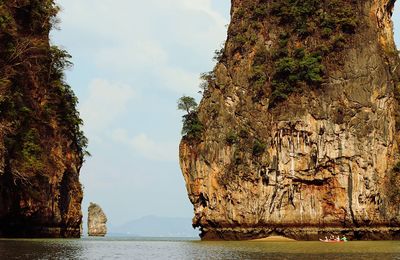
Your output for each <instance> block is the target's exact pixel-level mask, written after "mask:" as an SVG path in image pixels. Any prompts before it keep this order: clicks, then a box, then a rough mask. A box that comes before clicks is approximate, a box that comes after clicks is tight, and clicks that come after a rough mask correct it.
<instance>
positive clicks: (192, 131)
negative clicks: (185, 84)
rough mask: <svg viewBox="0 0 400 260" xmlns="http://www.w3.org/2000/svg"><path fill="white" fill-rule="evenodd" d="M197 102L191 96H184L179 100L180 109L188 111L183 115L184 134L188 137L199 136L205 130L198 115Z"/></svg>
mask: <svg viewBox="0 0 400 260" xmlns="http://www.w3.org/2000/svg"><path fill="white" fill-rule="evenodd" d="M197 106H198V105H197V102H196V100H195V99H194V98H192V97H189V96H182V97H181V98H180V99H179V100H178V109H179V110H182V111H185V112H187V114H186V115H183V116H182V122H183V126H182V135H184V136H186V137H188V138H192V139H193V138H194V139H195V138H198V137H199V136H200V134H201V132H202V131H203V124H202V123H201V122H200V120H199V118H198V116H197Z"/></svg>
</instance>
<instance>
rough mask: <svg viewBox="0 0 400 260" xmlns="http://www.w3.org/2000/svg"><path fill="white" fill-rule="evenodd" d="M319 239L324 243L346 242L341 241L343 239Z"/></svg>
mask: <svg viewBox="0 0 400 260" xmlns="http://www.w3.org/2000/svg"><path fill="white" fill-rule="evenodd" d="M319 241H321V242H324V243H344V242H347V241H343V240H330V239H328V240H325V239H319Z"/></svg>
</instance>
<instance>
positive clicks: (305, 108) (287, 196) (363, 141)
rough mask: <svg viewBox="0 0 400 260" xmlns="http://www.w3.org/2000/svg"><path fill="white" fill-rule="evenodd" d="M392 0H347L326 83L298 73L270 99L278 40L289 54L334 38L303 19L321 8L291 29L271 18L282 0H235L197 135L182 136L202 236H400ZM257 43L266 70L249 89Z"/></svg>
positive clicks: (189, 186)
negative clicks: (284, 93)
mask: <svg viewBox="0 0 400 260" xmlns="http://www.w3.org/2000/svg"><path fill="white" fill-rule="evenodd" d="M282 2H291V3H293V5H294V4H295V2H296V3H299V2H312V1H282ZM334 2H335V3H336V4H337V3H339V5H340V3H341V2H343V1H317V2H315V1H314V3H321V5H322V6H321V7H320V9H318V15H319V16H323V15H326V14H327V13H328V12H327V11H326V10H325V9H324V8H328V7H326V6H329V4H330V3H334ZM394 2H395V1H393V0H392V1H389V0H367V1H365V0H363V1H361V0H360V1H345V2H343V4H342V10H346V8H350V11H351V13H352V14H353V15H354V19H356V21H357V22H356V24H357V26H355V28H352V29H351V31H352V30H353V29H354V31H352V32H349V31H350V30H348V29H346V30H347V32H346V31H345V28H344V26H343V27H342V29H343V32H342V31H340V32H338V30H340V29H337V28H336V27H335V28H333V27H331V28H328V29H330V30H331V33H332V31H335V30H336V31H337V33H338V34H340V35H341V36H340V37H344V38H343V39H344V40H343V42H345V44H344V45H343V46H340V47H338V48H336V47H337V46H336V45H334V47H333V48H332V49H330V51H329V52H328V53H326V52H325V54H323V55H322V56H323V59H322V63H323V65H324V67H325V72H324V76H323V78H324V79H323V83H322V84H321V85H320V86H318V87H315V86H312V84H309V83H308V82H302V83H301V84H298V86H297V91H294V92H292V93H291V94H289V95H288V98H287V99H285V100H282V101H280V102H277V103H276V105H271V93H272V89H273V82H272V79H271V78H272V77H273V75H274V73H276V72H275V71H276V70H277V68H276V66H277V65H276V64H277V63H276V62H274V57H273V56H274V54H271V53H272V52H275V53H276V51H274V50H276V49H279V48H280V47H282V45H285V44H286V46H288V47H287V49H289V53H290V52H292V51H293V50H294V49H295V48H305V49H306V50H310V51H312V50H315V49H316V48H317V47H315V46H319V44H322V45H324V44H325V45H328V44H331V43H332V42H333V40H332V39H333V38H332V37H331V38H329V39H330V40H326V37H327V36H326V35H322V33H321V30H322V29H321V28H320V27H318V26H322V25H319V24H318V23H317V24H316V23H315V22H314V21H312V20H310V19H314V18H312V17H319V16H318V15H317V13H316V14H315V15H312V16H310V18H307V19H308V20H307V23H306V24H308V25H309V28H311V27H312V26H314V27H313V28H312V30H311V31H310V32H308V34H306V35H305V36H304V35H301V36H297V35H294V34H295V32H294V31H293V30H292V29H293V27H292V24H290V23H291V21H289V22H288V21H285V20H283V21H282V20H278V18H277V17H274V15H271V12H272V11H271V9H272V4H273V3H277V1H246V0H233V1H232V11H231V16H232V21H231V24H230V26H229V30H228V39H227V42H226V45H225V48H224V50H223V56H222V57H221V58H220V61H219V62H218V64H217V65H216V67H215V69H214V71H213V73H212V76H213V77H211V79H210V81H209V84H208V89H207V90H206V91H205V93H204V97H203V99H202V101H201V104H200V106H199V109H198V116H199V119H200V121H201V122H202V124H203V127H204V129H203V132H202V134H201V136H200V137H198V138H189V137H187V136H185V137H184V138H183V139H182V141H181V145H180V164H181V169H182V172H183V175H184V178H185V181H186V187H187V191H188V194H189V198H190V201H191V202H192V204H193V205H194V211H195V216H194V218H193V226H195V227H200V228H201V231H202V234H201V236H202V238H203V239H251V238H260V237H266V236H269V235H272V234H274V235H284V236H287V237H291V238H295V239H316V238H318V236H322V235H324V233H337V234H339V233H341V234H346V235H348V236H350V237H352V238H356V239H400V174H399V173H398V171H399V168H398V167H395V166H396V164H397V163H398V161H399V147H398V145H399V125H400V124H399V102H398V88H399V85H398V84H399V75H400V73H399V66H398V65H399V63H400V61H399V56H398V53H397V51H396V48H395V44H394V40H393V28H392V22H391V16H392V10H393V5H394ZM259 7H263V9H262V8H261V9H260V8H259ZM286 17H289V16H286ZM288 19H289V18H288ZM312 23H313V24H312ZM349 23H351V22H349ZM238 28H242V29H240V30H239V29H238ZM248 28H250V29H248ZM251 28H253V29H251ZM309 28H308V29H309ZM332 28H333V29H332ZM324 29H325V28H324ZM328 29H327V30H326V31H327V32H329V30H328ZM238 32H239V33H238ZM287 34H289V35H290V36H289V37H288V38H289V40H288V43H287V42H286V43H283V44H282V41H283V40H286V38H287V36H284V37H281V36H280V35H287ZM238 35H242V36H243V37H244V38H245V39H247V40H246V41H243V40H242V38H243V37H242V38H240V37H241V36H240V37H239V36H238ZM285 37H286V38H285ZM334 37H337V36H334ZM238 41H239V44H238ZM334 44H336V42H334ZM260 46H261V47H262V48H265V49H266V54H265V55H264V57H261V60H262V62H261V65H262V66H263V67H262V68H263V69H264V71H265V78H266V79H265V81H261V82H262V86H261V87H260V88H259V89H257V91H256V90H255V88H256V83H254V81H252V76H253V75H254V73H253V72H252V71H251V70H252V66H254V64H255V63H256V61H255V56H257V54H256V53H257V48H260ZM314 47H315V48H314ZM257 57H258V59H260V55H258V56H257ZM259 64H260V62H258V65H259ZM260 93H261V94H260Z"/></svg>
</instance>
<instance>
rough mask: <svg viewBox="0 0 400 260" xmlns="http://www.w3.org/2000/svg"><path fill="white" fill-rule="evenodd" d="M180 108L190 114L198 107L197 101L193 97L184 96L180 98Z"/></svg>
mask: <svg viewBox="0 0 400 260" xmlns="http://www.w3.org/2000/svg"><path fill="white" fill-rule="evenodd" d="M178 109H179V110H182V111H186V112H187V113H188V114H190V113H191V112H193V111H194V110H196V109H197V102H196V100H194V98H192V97H189V96H183V97H181V98H180V99H179V100H178Z"/></svg>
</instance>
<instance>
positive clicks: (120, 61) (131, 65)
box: [59, 0, 227, 95]
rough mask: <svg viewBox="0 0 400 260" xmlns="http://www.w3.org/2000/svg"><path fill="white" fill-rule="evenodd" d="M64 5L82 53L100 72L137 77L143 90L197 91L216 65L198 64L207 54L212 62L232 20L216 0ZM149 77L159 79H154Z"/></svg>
mask: <svg viewBox="0 0 400 260" xmlns="http://www.w3.org/2000/svg"><path fill="white" fill-rule="evenodd" d="M59 3H60V5H61V6H64V12H65V14H63V15H62V17H61V18H62V21H63V24H62V28H63V29H64V28H66V29H67V30H70V31H71V34H72V32H73V34H74V37H76V40H75V41H74V42H79V49H78V50H77V52H82V54H81V55H82V56H85V57H87V60H88V61H91V62H92V63H93V64H94V66H96V67H97V69H98V70H97V72H98V73H102V74H103V75H108V76H107V78H112V77H114V78H113V79H115V78H117V79H122V80H123V81H124V82H132V80H135V86H137V87H138V88H146V87H148V86H149V84H153V87H155V88H163V89H165V90H167V91H170V92H172V93H175V94H182V93H183V92H185V94H192V95H194V94H195V93H196V92H197V91H196V89H197V86H198V84H199V74H200V73H201V72H203V71H205V70H210V69H211V68H212V65H209V66H208V65H207V66H203V67H200V66H199V65H198V64H199V63H201V62H202V61H201V60H202V59H201V58H202V57H204V56H205V55H207V56H209V57H210V64H211V56H212V53H213V50H214V49H216V48H218V47H219V44H220V43H221V42H222V41H223V40H224V35H225V28H224V25H225V24H226V23H227V20H226V19H225V18H224V17H223V16H222V15H221V14H219V13H218V12H215V11H214V10H213V8H212V4H211V3H212V2H211V0H147V1H141V0H140V1H139V0H119V1H118V3H116V2H115V1H111V0H96V1H94V0H86V1H81V0H68V2H66V0H59ZM70 41H71V42H72V40H70ZM82 48H84V49H85V51H83V50H82ZM77 55H78V54H77ZM188 55H190V56H188ZM188 63H191V65H190V66H188ZM202 64H204V62H203V63H202ZM110 75H111V77H110ZM132 76H134V77H132ZM148 78H151V79H154V82H151V83H149V81H148ZM137 82H138V83H139V84H136V83H137Z"/></svg>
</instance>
